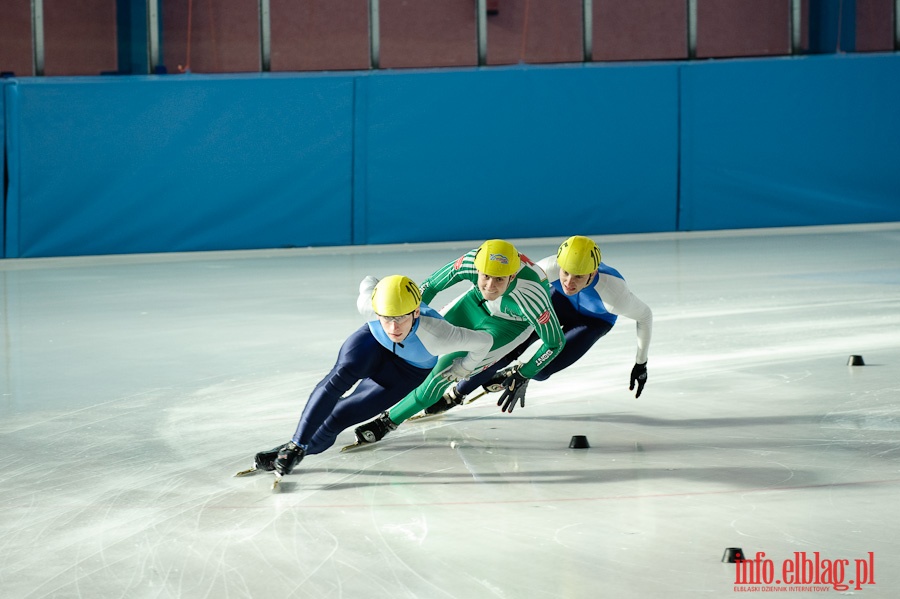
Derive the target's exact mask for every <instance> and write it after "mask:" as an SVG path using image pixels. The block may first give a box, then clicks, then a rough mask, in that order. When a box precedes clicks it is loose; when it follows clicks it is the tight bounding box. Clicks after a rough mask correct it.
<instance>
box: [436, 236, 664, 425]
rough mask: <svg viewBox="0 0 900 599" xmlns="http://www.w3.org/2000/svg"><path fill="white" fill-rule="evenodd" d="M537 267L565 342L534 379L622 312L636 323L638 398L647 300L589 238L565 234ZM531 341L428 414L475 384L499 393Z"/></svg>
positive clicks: (632, 383)
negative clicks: (604, 259)
mask: <svg viewBox="0 0 900 599" xmlns="http://www.w3.org/2000/svg"><path fill="white" fill-rule="evenodd" d="M537 265H538V266H539V267H541V268H542V269H543V270H544V272H545V273H546V274H547V280H548V281H549V283H550V299H551V301H552V302H553V309H554V311H555V312H556V316H557V317H558V318H559V323H560V325H561V326H562V330H563V332H564V333H565V337H566V344H565V347H564V348H563V350H562V351H561V352H560V354H559V355H558V356H557V357H556V358H554V359H553V361H552V362H550V363H549V364H547V366H546V367H544V368H543V369H542V370H541V371H540V372H538V373H537V374H536V375H535V376H534V379H535V380H538V381H543V380H547V379H548V378H550V377H551V376H553V375H554V374H556V373H557V372H559V371H561V370H563V369H565V368H568V367H569V366H571V365H572V364H574V363H575V362H577V361H578V360H579V359H580V358H581V357H582V356H583V355H584V354H585V353H587V351H588V350H589V349H590V348H591V347H593V345H594V344H595V343H597V341H599V340H600V338H601V337H603V336H604V335H606V334H607V333H608V332H609V331H610V329H612V327H613V325H615V324H616V320H617V319H618V317H619V316H625V317H627V318H631V319H633V320H634V321H636V323H637V354H636V356H635V363H634V367H633V368H632V370H631V377H630V379H629V389H630V390H632V391H634V390H635V387H637V391H636V392H635V397H640V395H641V392H642V391H643V390H644V385H645V384H646V382H647V354H648V351H649V348H650V336H651V333H652V330H653V313H652V311H651V310H650V308H649V307H648V306H647V304H645V303H644V302H643V301H641V300H640V299H639V298H638V297H637V296H636V295H634V294H633V293H632V292H631V290H630V289H629V288H628V285H627V284H626V283H625V279H624V277H622V275H621V274H620V273H619V271H617V270H616V269H614V268H612V267H611V266H608V265H606V264H604V263H603V262H602V261H601V255H600V248H599V247H597V244H596V243H595V242H594V241H593V240H592V239H590V238H588V237H584V236H581V235H575V236H573V237H570V238H568V239H567V240H565V241H564V242H563V243H562V244H561V245H560V246H559V250H558V251H557V253H556V255H553V256H548V257H546V258H544V259H543V260H539V261H538V262H537ZM535 340H536V339H535V338H534V337H532V338H530V339H529V340H528V341H526V342H525V343H523V344H521V345H520V346H519V347H518V348H516V350H514V351H513V352H511V353H510V354H508V355H507V356H506V357H505V358H504V359H503V360H500V361H499V362H497V363H496V364H494V365H493V366H492V367H491V369H490V370H485V371H483V372H482V373H480V374H478V375H476V376H474V377H472V378H470V379H467V380H462V381H460V382H459V383H457V385H456V386H455V387H451V388H450V391H448V392H447V393H446V394H445V395H444V397H442V398H441V401H439V402H438V403H437V404H435V406H434V407H433V408H432V409H431V410H429V413H438V412H441V411H444V410H446V409H449V408H450V407H453V406H454V405H458V404H460V403H461V402H462V400H463V399H464V398H465V396H466V395H468V394H470V393H472V392H473V391H475V390H476V389H477V388H478V387H479V386H484V388H485V389H486V390H488V391H499V390H500V386H499V383H500V382H502V380H504V379H505V378H506V377H507V376H508V373H509V372H510V371H511V370H513V369H514V368H515V366H512V367H509V364H511V363H513V361H514V360H515V359H516V358H518V357H519V356H520V355H521V354H522V353H524V352H525V350H526V349H528V347H529V346H530V345H531V344H532V343H533V342H534V341H535ZM504 367H506V368H504Z"/></svg>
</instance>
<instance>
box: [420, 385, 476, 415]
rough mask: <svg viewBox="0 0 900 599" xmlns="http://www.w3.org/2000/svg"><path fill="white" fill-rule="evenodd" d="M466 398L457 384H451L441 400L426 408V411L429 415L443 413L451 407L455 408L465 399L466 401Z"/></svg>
mask: <svg viewBox="0 0 900 599" xmlns="http://www.w3.org/2000/svg"><path fill="white" fill-rule="evenodd" d="M465 399H466V396H465V395H463V394H462V393H460V392H459V390H458V389H457V388H456V385H451V386H450V388H449V389H447V390H446V391H445V392H444V394H443V395H442V396H441V398H440V399H439V400H437V401H436V402H434V404H432V405H430V406H428V407H427V408H425V413H426V414H428V415H429V416H432V415H434V414H443V413H444V412H446V411H447V410H449V409H450V408H455V407H456V406H458V405H460V404H461V403H462V402H463V401H465Z"/></svg>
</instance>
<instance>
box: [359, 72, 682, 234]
mask: <svg viewBox="0 0 900 599" xmlns="http://www.w3.org/2000/svg"><path fill="white" fill-rule="evenodd" d="M677 68H678V67H677V65H674V64H670V65H632V66H627V67H624V66H615V65H607V66H596V65H589V66H585V67H552V68H541V67H524V68H521V67H515V68H509V69H490V70H485V69H482V70H465V71H428V72H379V73H375V74H372V75H371V76H369V77H368V78H367V81H365V82H364V85H365V86H366V89H365V90H364V91H363V92H362V93H360V94H359V97H358V111H365V114H363V115H360V116H359V117H358V118H359V119H360V122H364V123H366V129H365V133H364V134H363V133H360V134H358V137H359V135H365V138H364V139H363V140H361V143H360V144H358V146H359V149H364V152H365V153H364V155H363V154H361V152H360V151H358V152H357V157H356V159H357V161H359V162H358V164H357V173H358V175H357V183H358V186H357V187H358V188H359V187H360V186H362V187H364V188H365V192H364V193H365V202H364V203H363V206H364V208H359V209H358V210H357V218H358V219H361V220H360V222H358V223H357V227H358V229H357V230H358V232H359V234H358V236H357V237H358V239H357V242H359V243H390V242H415V241H435V240H459V239H480V238H489V237H508V238H515V237H542V236H568V235H571V234H573V233H576V232H597V231H602V232H606V233H625V232H637V231H669V230H673V229H674V228H675V199H676V195H677V176H678V171H677V169H678V161H677V152H678V129H677V126H678V88H677V74H678V71H677Z"/></svg>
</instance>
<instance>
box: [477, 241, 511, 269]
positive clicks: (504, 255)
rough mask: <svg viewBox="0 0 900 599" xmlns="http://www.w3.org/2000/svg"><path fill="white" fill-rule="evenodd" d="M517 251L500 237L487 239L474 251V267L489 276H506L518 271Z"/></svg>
mask: <svg viewBox="0 0 900 599" xmlns="http://www.w3.org/2000/svg"><path fill="white" fill-rule="evenodd" d="M519 264H520V261H519V252H518V250H516V247H515V246H514V245H513V244H511V243H510V242H508V241H503V240H502V239H489V240H487V241H485V242H484V243H482V244H481V246H480V247H479V248H478V251H477V252H475V268H477V269H478V270H479V271H480V272H483V273H484V274H486V275H488V276H491V277H508V276H509V275H514V274H516V273H517V272H519Z"/></svg>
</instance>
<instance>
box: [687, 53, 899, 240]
mask: <svg viewBox="0 0 900 599" xmlns="http://www.w3.org/2000/svg"><path fill="white" fill-rule="evenodd" d="M682 90H683V101H682V161H681V168H682V178H681V184H682V187H681V213H680V222H679V227H680V229H682V230H704V229H728V228H754V227H777V226H789V225H824V224H840V223H859V222H880V221H891V220H900V168H898V166H900V56H898V55H882V56H879V55H875V56H859V55H855V56H853V55H851V56H829V57H807V58H785V59H767V60H750V61H728V62H719V63H696V64H687V65H685V66H684V67H683V71H682Z"/></svg>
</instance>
